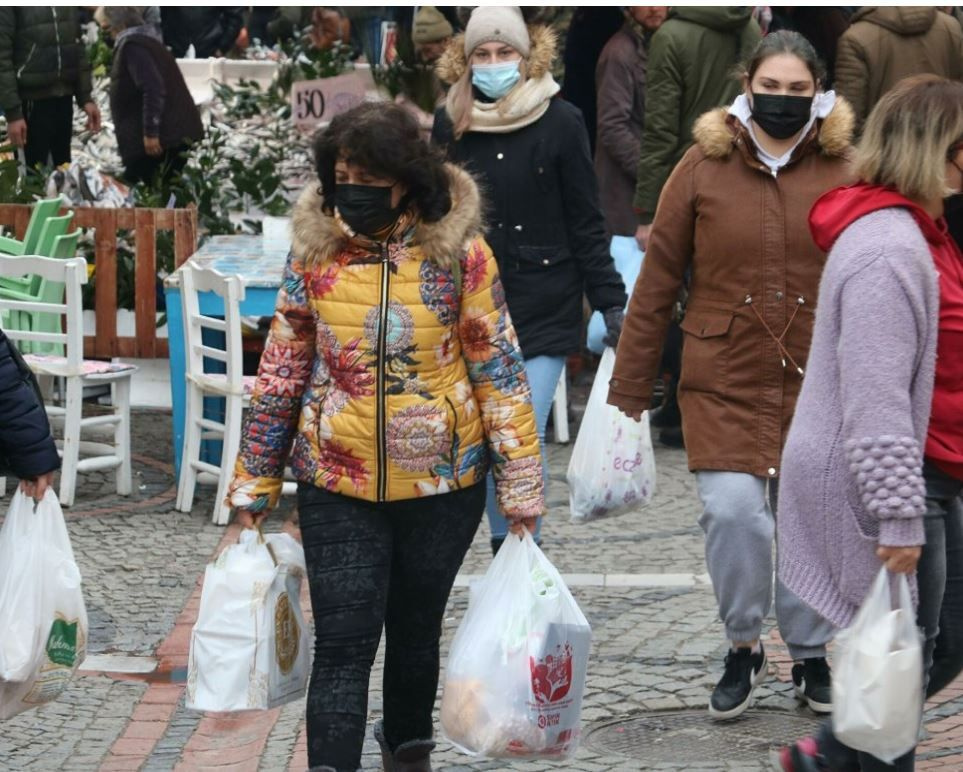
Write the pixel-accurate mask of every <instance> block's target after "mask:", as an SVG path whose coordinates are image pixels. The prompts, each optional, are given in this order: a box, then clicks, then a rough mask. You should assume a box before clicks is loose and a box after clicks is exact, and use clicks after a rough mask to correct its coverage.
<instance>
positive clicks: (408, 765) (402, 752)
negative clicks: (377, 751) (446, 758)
mask: <svg viewBox="0 0 963 772" xmlns="http://www.w3.org/2000/svg"><path fill="white" fill-rule="evenodd" d="M374 736H375V739H376V740H377V741H378V745H379V746H380V747H381V765H382V767H383V769H384V772H431V752H432V751H433V750H434V749H435V743H433V742H432V741H431V740H409V741H408V742H406V743H402V744H401V745H399V746H398V747H397V748H395V749H394V751H392V750H391V746H390V745H388V740H387V738H386V737H385V724H384V721H378V722H377V723H376V724H375V725H374Z"/></svg>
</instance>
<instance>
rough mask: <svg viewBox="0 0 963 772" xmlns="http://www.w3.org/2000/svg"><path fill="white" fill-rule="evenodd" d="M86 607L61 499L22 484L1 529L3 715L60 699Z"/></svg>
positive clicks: (82, 644)
mask: <svg viewBox="0 0 963 772" xmlns="http://www.w3.org/2000/svg"><path fill="white" fill-rule="evenodd" d="M86 644H87V609H86V607H85V606H84V597H83V594H82V593H81V589H80V570H79V569H78V568H77V563H76V562H75V561H74V553H73V550H72V549H71V547H70V536H69V535H68V534H67V524H66V523H65V522H64V515H63V511H62V510H61V509H60V502H59V501H58V500H57V495H56V494H55V493H54V492H53V490H52V489H50V488H48V489H47V492H46V494H44V497H43V499H42V500H41V501H39V502H37V503H36V504H35V503H34V500H33V499H32V498H30V497H29V496H26V495H25V494H23V493H21V492H20V491H19V490H18V491H17V492H16V493H15V494H14V496H13V501H11V502H10V508H9V509H8V510H7V517H6V519H5V520H4V521H3V528H2V529H0V718H10V717H11V716H15V715H16V714H18V713H21V712H22V711H25V710H29V709H30V708H35V707H37V706H38V705H42V704H43V703H45V702H50V701H51V700H55V699H57V697H58V696H59V695H60V693H61V692H62V691H63V690H64V689H65V688H66V686H67V684H68V683H69V682H70V679H71V678H72V677H73V675H74V673H75V672H76V670H77V668H78V667H79V666H80V663H81V662H83V660H84V657H85V656H86Z"/></svg>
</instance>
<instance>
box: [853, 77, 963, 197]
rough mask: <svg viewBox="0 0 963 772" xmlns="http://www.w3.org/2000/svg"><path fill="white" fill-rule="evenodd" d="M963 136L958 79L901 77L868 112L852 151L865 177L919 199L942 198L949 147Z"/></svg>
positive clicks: (961, 92)
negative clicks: (902, 78)
mask: <svg viewBox="0 0 963 772" xmlns="http://www.w3.org/2000/svg"><path fill="white" fill-rule="evenodd" d="M961 138H963V83H958V82H956V81H950V80H947V79H946V78H941V77H939V76H936V75H917V76H914V77H912V78H906V79H905V80H902V81H900V82H899V83H897V84H896V86H895V87H894V88H893V89H892V90H891V91H889V92H887V93H886V94H885V95H884V96H883V98H882V99H880V100H879V102H878V103H877V105H876V107H875V108H874V109H873V112H872V113H870V116H869V119H868V120H867V121H866V127H865V129H864V130H863V137H862V140H861V141H860V143H859V146H858V147H857V150H856V173H857V174H858V175H859V177H860V179H862V180H863V181H864V182H868V183H871V184H875V185H886V186H891V187H894V188H896V190H898V191H899V192H900V193H902V194H903V195H904V196H906V197H907V198H911V199H914V200H919V201H926V200H932V199H936V198H944V197H945V196H947V195H949V194H950V192H951V191H949V190H948V189H947V186H946V160H947V154H948V152H949V150H950V147H951V146H952V145H953V144H954V143H956V142H957V141H959V140H960V139H961Z"/></svg>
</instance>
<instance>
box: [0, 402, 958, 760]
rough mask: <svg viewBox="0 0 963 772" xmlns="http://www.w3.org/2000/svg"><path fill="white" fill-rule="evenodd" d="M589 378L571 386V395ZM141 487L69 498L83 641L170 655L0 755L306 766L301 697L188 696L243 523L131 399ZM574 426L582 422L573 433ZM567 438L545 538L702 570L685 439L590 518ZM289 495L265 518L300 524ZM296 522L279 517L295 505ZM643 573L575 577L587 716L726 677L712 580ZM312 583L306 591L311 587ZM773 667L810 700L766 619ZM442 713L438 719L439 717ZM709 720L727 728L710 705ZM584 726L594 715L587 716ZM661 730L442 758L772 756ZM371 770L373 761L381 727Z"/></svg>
mask: <svg viewBox="0 0 963 772" xmlns="http://www.w3.org/2000/svg"><path fill="white" fill-rule="evenodd" d="M584 398H585V390H584V389H582V390H581V391H580V390H578V389H575V390H573V402H575V403H576V405H575V413H576V414H577V413H578V408H579V406H580V405H582V404H584ZM133 429H134V431H133V446H134V454H135V455H134V458H135V461H134V468H135V472H136V475H137V479H136V481H135V485H134V494H133V495H132V496H131V497H129V498H122V497H118V496H116V494H115V493H114V492H113V483H112V480H111V477H110V475H109V474H108V473H94V474H89V475H86V476H84V477H83V478H82V481H81V485H80V488H79V493H78V496H77V504H76V506H75V507H73V508H72V509H71V510H70V511H69V512H68V514H67V518H68V527H69V529H70V534H71V539H72V541H73V548H74V551H75V553H76V556H77V560H78V563H79V564H80V568H81V571H82V573H83V577H84V590H85V595H86V598H87V604H88V613H89V615H90V623H91V631H90V644H89V647H90V651H91V653H96V654H124V655H134V656H138V657H154V658H156V659H157V660H158V661H159V663H160V671H159V672H155V673H152V674H149V675H137V674H122V673H105V672H99V671H82V672H81V674H80V675H79V676H78V678H77V679H75V680H74V681H73V682H72V683H71V685H70V687H69V688H68V689H67V691H66V693H65V694H64V695H63V697H62V698H61V699H60V700H58V701H57V702H54V703H51V704H49V705H46V706H43V707H41V708H39V709H37V710H34V711H30V712H27V713H23V714H21V715H19V716H17V717H15V718H13V719H11V720H9V721H6V722H3V723H0V770H6V769H31V770H107V771H108V772H110V771H112V770H139V769H140V770H148V771H150V772H155V771H157V772H161V771H163V772H168V771H171V770H177V771H178V772H180V771H181V770H207V769H211V770H213V769H219V770H242V771H243V770H251V771H252V772H253V771H254V770H261V771H262V772H275V771H276V770H289V769H290V770H297V771H298V772H301V771H302V770H304V769H305V768H306V765H307V756H306V750H305V749H306V744H305V730H304V720H303V711H304V702H303V700H302V701H299V702H295V703H291V704H289V705H286V706H284V707H283V708H280V709H276V710H273V711H265V712H261V713H246V714H209V715H202V714H198V713H195V712H193V711H189V710H187V709H186V708H185V707H184V694H183V692H184V684H183V680H184V667H185V666H186V662H187V642H188V640H189V633H190V626H191V624H192V623H193V620H194V619H195V618H196V612H197V607H198V603H199V592H200V579H201V577H202V575H203V570H204V566H205V564H206V562H207V561H208V560H209V559H210V558H211V557H212V555H214V554H216V552H217V550H218V549H219V548H220V547H222V546H223V545H225V544H227V543H228V542H229V541H230V540H231V539H234V538H236V529H234V528H233V527H232V528H230V529H225V528H223V527H219V526H215V525H213V524H211V522H210V513H209V507H210V505H211V498H212V497H213V489H212V488H203V487H202V488H200V494H199V496H198V500H197V503H196V505H195V507H194V510H193V512H191V513H190V514H182V513H178V512H175V511H174V509H173V505H174V495H175V481H174V478H173V470H172V468H171V459H172V457H173V454H172V451H171V432H170V414H169V413H167V412H164V411H135V412H134V415H133ZM576 429H577V426H574V425H573V426H572V432H573V437H574V433H575V430H576ZM570 450H571V448H570V446H569V447H564V446H560V445H551V446H549V449H548V456H549V460H550V485H549V489H548V501H549V504H550V507H551V511H550V516H549V518H548V519H547V520H546V522H545V525H544V530H543V537H544V542H545V544H544V549H545V551H546V554H547V555H548V556H549V557H550V558H551V559H552V560H553V562H554V563H555V564H556V566H558V568H559V569H560V570H561V571H562V572H563V573H566V574H577V575H603V574H606V575H610V576H611V575H614V574H621V575H639V574H642V575H675V574H682V575H689V576H691V575H696V576H700V575H702V574H704V571H705V565H704V560H703V543H702V534H701V531H700V529H699V527H698V524H697V519H698V515H699V503H698V499H697V497H696V494H695V489H694V481H693V479H692V476H691V475H690V474H689V473H688V471H687V470H686V465H685V454H684V453H683V452H681V451H677V450H669V449H665V448H661V447H657V448H656V457H657V465H658V493H657V496H656V499H655V501H654V502H653V503H652V505H651V506H649V507H648V508H646V509H644V510H640V511H637V512H633V513H630V514H627V515H623V516H621V517H616V518H610V519H603V520H600V521H596V522H592V523H588V524H573V523H570V522H569V521H568V517H567V512H568V494H567V489H566V485H565V471H566V467H567V463H568V457H569V453H570ZM294 517H296V515H295V513H294V512H293V511H292V506H291V503H290V502H289V501H287V502H285V504H284V505H283V506H282V508H281V511H280V512H279V514H278V516H277V517H275V518H274V519H273V520H271V521H270V522H269V526H268V527H269V528H270V529H278V528H281V527H285V528H291V527H292V524H291V522H290V521H291V520H292V518H294ZM286 520H287V521H288V522H285V521H286ZM488 538H489V536H488V529H487V527H486V526H484V525H483V527H482V528H481V529H480V530H479V532H478V534H477V536H476V538H475V541H474V543H473V545H472V547H471V550H470V551H469V554H468V556H467V558H466V561H465V564H464V566H463V568H462V574H463V575H465V576H468V575H478V574H482V573H484V571H485V570H486V568H487V565H488V563H489V561H490V559H491V552H490V547H489V543H488ZM646 581H647V582H648V584H650V585H653V586H646V587H626V586H610V587H604V586H600V582H594V581H589V580H587V581H586V582H579V583H577V584H574V585H573V592H574V594H575V596H576V598H577V600H578V602H579V604H580V605H581V607H582V609H583V610H584V611H585V614H586V616H587V617H588V619H589V621H590V622H591V624H592V628H593V643H592V657H591V663H590V666H589V674H588V681H587V688H586V693H585V701H584V710H583V717H584V721H585V723H586V729H587V730H590V729H591V728H592V727H594V726H597V725H599V723H600V722H609V721H613V720H617V719H620V718H627V717H632V716H639V715H646V714H651V713H652V712H654V711H664V710H682V709H694V710H702V709H704V707H705V705H706V702H707V700H708V696H709V692H710V690H711V688H712V686H713V684H714V683H715V681H716V680H717V679H718V677H719V675H720V672H721V668H722V657H723V656H724V654H725V641H724V640H723V637H722V628H721V625H720V623H719V622H718V619H717V615H716V608H715V599H714V596H713V593H712V590H711V587H710V586H709V585H708V584H707V583H706V582H705V581H699V582H692V581H689V582H687V583H684V584H685V585H686V586H679V583H678V582H675V581H674V580H673V577H671V576H666V580H665V582H664V585H662V586H660V583H659V582H658V577H656V578H655V579H654V580H653V578H652V577H647V578H646ZM305 598H306V594H305ZM467 602H468V589H467V587H466V586H464V583H463V585H462V586H456V588H455V589H454V590H453V592H452V596H451V601H450V604H449V608H448V610H447V613H446V617H445V621H444V638H443V654H444V653H445V652H447V649H448V646H449V645H450V642H451V639H452V636H453V635H454V633H455V630H456V629H457V626H458V623H459V621H460V620H461V618H462V617H463V615H464V613H465V610H466V607H467ZM766 641H767V644H766V645H767V650H768V651H769V652H770V661H771V666H770V670H771V676H770V678H769V680H767V681H766V682H765V683H764V684H763V685H762V686H761V687H760V688H759V689H758V691H757V695H758V700H757V705H758V706H759V708H760V709H761V710H762V709H765V710H770V711H780V712H782V713H784V714H787V715H788V716H790V717H791V716H798V717H799V719H800V720H799V722H798V723H799V727H800V731H801V732H802V731H805V730H806V729H808V728H809V726H810V725H809V723H808V722H806V721H804V720H802V719H804V718H806V717H808V715H809V714H807V713H805V712H800V711H802V710H803V709H801V708H799V707H798V706H797V703H796V702H795V700H794V699H793V696H792V686H791V682H790V677H789V670H790V668H791V662H790V661H789V659H788V657H787V655H786V653H785V647H784V645H783V644H782V641H781V640H780V639H779V637H778V633H777V631H775V630H769V631H768V633H767V638H766ZM382 661H383V657H382V653H379V655H378V658H377V662H376V664H375V668H374V671H373V673H372V679H371V694H370V711H371V721H372V722H373V721H374V720H375V719H377V718H378V717H380V712H381V709H382V702H381V694H380V683H381V675H382V671H381V667H382ZM927 719H928V723H927V731H928V733H929V735H930V737H929V740H928V741H927V743H926V744H925V745H924V746H923V748H922V749H921V753H920V762H919V763H918V767H917V768H918V769H921V770H924V769H947V770H950V769H963V684H956V685H954V686H951V687H950V688H949V689H947V690H946V692H944V693H943V694H942V695H940V701H939V702H938V703H934V704H932V705H931V706H929V712H928V715H927ZM436 726H437V723H436ZM705 731H706V732H711V731H720V728H719V727H718V726H713V725H711V724H710V722H709V721H708V718H706V724H705ZM587 733H588V732H587ZM666 742H667V743H670V745H669V746H668V747H660V748H659V749H658V751H659V752H658V753H655V752H654V751H653V753H652V754H651V758H649V757H647V755H646V751H645V748H641V749H636V750H637V752H635V753H633V754H632V755H633V756H634V758H630V757H628V756H617V755H612V754H608V755H607V754H606V753H603V752H599V751H598V750H596V749H595V748H594V747H593V746H592V744H591V741H590V742H589V743H583V745H582V747H581V748H580V749H579V751H578V753H577V755H576V756H575V758H573V759H571V760H569V761H567V762H564V763H550V762H544V761H537V762H512V763H509V762H506V761H484V760H475V759H471V758H468V757H466V756H464V755H463V754H460V753H459V752H457V751H455V750H454V749H453V748H452V747H451V746H450V745H449V744H448V743H446V742H445V741H444V740H439V747H438V750H437V752H436V753H435V755H434V757H433V758H434V764H435V769H438V770H447V771H449V772H455V771H456V770H464V771H465V772H468V771H469V770H497V769H511V770H518V772H540V771H541V770H551V769H570V770H581V771H584V772H602V771H603V770H604V771H609V770H612V771H615V772H627V771H628V770H638V769H706V770H729V769H741V770H756V769H766V768H768V767H767V763H766V758H765V754H764V753H760V758H759V759H758V760H757V761H756V762H751V763H749V762H746V761H741V762H738V763H735V762H730V761H727V760H726V759H724V758H715V759H706V760H705V761H704V762H703V763H699V764H694V763H692V762H686V763H685V764H680V763H675V762H673V761H672V758H673V754H672V753H671V742H672V738H671V737H670V738H668V739H667V740H666ZM363 766H364V769H365V770H377V769H380V768H381V766H380V756H379V754H378V749H377V746H376V744H375V743H374V740H373V739H372V738H371V736H370V732H369V736H368V738H367V741H366V745H365V754H364V758H363Z"/></svg>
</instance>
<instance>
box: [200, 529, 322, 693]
mask: <svg viewBox="0 0 963 772" xmlns="http://www.w3.org/2000/svg"><path fill="white" fill-rule="evenodd" d="M304 572H305V564H304V550H303V549H302V547H301V545H300V544H298V543H297V541H295V540H294V539H293V538H292V537H291V536H289V535H288V534H270V535H268V536H262V535H261V534H260V533H259V532H257V531H254V530H250V529H248V530H245V531H242V532H241V537H240V539H239V540H238V543H237V544H234V545H231V546H230V547H228V548H227V549H225V550H224V551H223V552H222V553H221V554H220V555H219V556H218V558H217V560H215V561H214V562H213V563H211V564H209V565H208V566H207V569H206V571H205V573H204V588H203V590H202V591H201V606H200V609H199V610H198V614H197V623H196V624H195V625H194V629H193V631H192V632H191V650H190V660H189V663H188V672H187V699H186V705H187V707H188V708H191V709H193V710H204V711H234V710H267V709H268V708H275V707H277V706H278V705H283V704H284V703H286V702H291V701H293V700H297V699H300V698H301V697H302V696H304V691H305V687H306V686H307V682H308V673H309V671H310V667H311V653H310V649H309V638H308V630H307V625H305V623H304V615H303V614H302V612H301V580H302V578H303V577H304Z"/></svg>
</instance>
